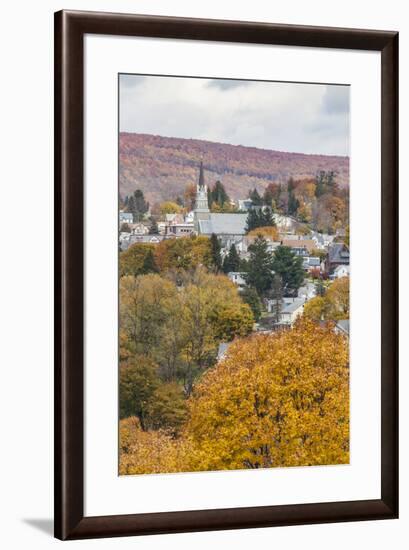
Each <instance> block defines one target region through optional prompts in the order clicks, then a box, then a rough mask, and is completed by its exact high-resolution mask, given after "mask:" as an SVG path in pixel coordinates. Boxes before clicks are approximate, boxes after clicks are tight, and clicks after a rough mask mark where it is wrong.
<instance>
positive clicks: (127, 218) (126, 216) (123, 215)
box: [119, 210, 133, 224]
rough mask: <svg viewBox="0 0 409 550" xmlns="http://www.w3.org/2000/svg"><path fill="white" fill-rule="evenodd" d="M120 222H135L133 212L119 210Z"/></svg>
mask: <svg viewBox="0 0 409 550" xmlns="http://www.w3.org/2000/svg"><path fill="white" fill-rule="evenodd" d="M119 223H120V224H121V223H133V214H132V213H131V212H123V211H122V210H120V212H119Z"/></svg>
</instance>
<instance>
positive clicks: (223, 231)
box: [199, 213, 247, 235]
mask: <svg viewBox="0 0 409 550" xmlns="http://www.w3.org/2000/svg"><path fill="white" fill-rule="evenodd" d="M246 223H247V214H222V213H214V214H210V219H209V220H199V230H200V231H199V232H200V233H201V234H202V235H211V234H212V233H215V234H216V235H244V234H245V233H246Z"/></svg>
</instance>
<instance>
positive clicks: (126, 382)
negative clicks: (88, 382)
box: [119, 355, 159, 429]
mask: <svg viewBox="0 0 409 550" xmlns="http://www.w3.org/2000/svg"><path fill="white" fill-rule="evenodd" d="M156 370H157V367H156V365H155V363H154V362H153V361H152V360H151V359H149V358H147V357H146V356H143V355H137V356H134V357H132V358H128V360H127V361H124V362H122V363H121V366H120V369H119V415H120V417H121V418H126V417H128V416H136V417H137V418H138V419H139V421H140V425H141V428H142V429H146V422H145V419H146V414H147V407H148V404H149V401H150V399H151V398H152V396H153V394H154V392H155V390H156V389H157V387H158V385H159V378H158V376H157V373H156Z"/></svg>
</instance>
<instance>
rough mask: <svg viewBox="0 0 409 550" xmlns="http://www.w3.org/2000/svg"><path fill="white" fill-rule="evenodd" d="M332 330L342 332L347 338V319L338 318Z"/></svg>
mask: <svg viewBox="0 0 409 550" xmlns="http://www.w3.org/2000/svg"><path fill="white" fill-rule="evenodd" d="M334 331H335V332H336V333H337V334H342V335H343V336H345V337H346V338H349V319H340V320H339V321H337V324H336V325H335V327H334Z"/></svg>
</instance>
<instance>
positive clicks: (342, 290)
mask: <svg viewBox="0 0 409 550" xmlns="http://www.w3.org/2000/svg"><path fill="white" fill-rule="evenodd" d="M326 298H327V301H328V306H329V314H328V315H329V316H330V317H331V318H332V319H349V277H340V278H339V279H335V281H334V282H333V283H332V284H331V285H330V286H329V288H328V290H327V294H326Z"/></svg>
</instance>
